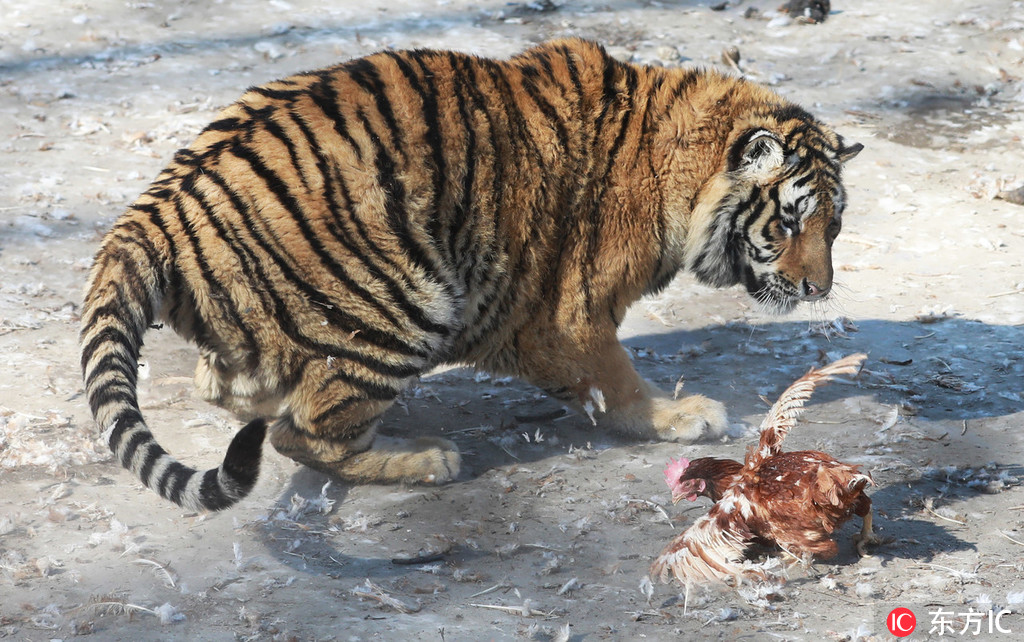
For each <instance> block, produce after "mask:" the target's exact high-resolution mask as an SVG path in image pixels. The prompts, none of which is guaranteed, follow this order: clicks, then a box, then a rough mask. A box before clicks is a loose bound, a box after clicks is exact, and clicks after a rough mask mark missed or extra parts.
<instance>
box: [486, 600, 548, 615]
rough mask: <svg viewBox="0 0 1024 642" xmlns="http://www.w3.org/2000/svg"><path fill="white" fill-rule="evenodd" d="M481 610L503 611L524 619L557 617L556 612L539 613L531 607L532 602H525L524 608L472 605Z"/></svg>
mask: <svg viewBox="0 0 1024 642" xmlns="http://www.w3.org/2000/svg"><path fill="white" fill-rule="evenodd" d="M470 606H475V607H477V608H480V609H491V610H493V611H501V612H503V613H511V614H512V615H521V616H522V617H555V613H554V611H549V612H546V613H545V612H544V611H539V610H537V609H535V608H533V607H531V606H530V600H525V601H524V602H523V605H522V606H502V605H500V604H470Z"/></svg>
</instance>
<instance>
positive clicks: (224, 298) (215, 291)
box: [171, 193, 259, 352]
mask: <svg viewBox="0 0 1024 642" xmlns="http://www.w3.org/2000/svg"><path fill="white" fill-rule="evenodd" d="M171 204H172V205H173V207H174V212H175V214H176V215H177V217H178V223H179V224H180V225H181V230H182V232H183V233H184V235H185V237H186V238H187V239H188V243H189V245H190V246H191V248H192V254H193V256H194V260H195V262H196V266H197V267H198V268H199V273H200V275H202V278H203V283H204V284H205V285H206V287H207V288H209V290H210V296H209V297H208V300H209V301H210V302H211V303H213V304H214V305H216V307H217V309H218V310H217V314H218V315H221V316H220V318H222V319H228V320H229V321H230V323H231V326H232V327H234V328H237V329H238V331H239V332H240V333H241V335H242V341H243V342H244V344H245V348H246V350H248V351H251V352H256V351H257V350H258V345H259V344H258V343H257V341H256V338H255V336H254V335H253V332H252V330H251V329H250V328H249V327H248V326H247V325H246V324H245V322H244V321H243V318H242V315H241V314H240V313H239V311H238V308H237V307H236V306H235V300H234V298H233V297H232V296H231V295H230V293H229V292H228V291H227V290H225V289H224V286H222V285H221V283H220V279H219V278H218V277H217V275H216V274H214V272H213V269H212V268H211V267H210V264H209V263H208V262H207V260H206V255H205V254H204V253H203V250H202V248H201V247H200V244H199V236H198V235H197V234H196V225H195V222H194V221H192V220H190V219H189V218H188V214H187V213H186V211H185V206H184V204H183V203H182V195H181V194H180V193H179V194H176V195H175V196H174V198H173V200H172V201H171ZM183 286H184V287H186V288H187V291H188V294H189V296H193V297H194V295H193V288H194V286H193V284H192V283H188V284H187V285H186V284H183ZM186 313H189V314H190V318H194V319H201V318H202V315H201V314H200V313H199V309H198V307H197V308H196V309H194V310H191V311H186ZM222 325H223V324H222Z"/></svg>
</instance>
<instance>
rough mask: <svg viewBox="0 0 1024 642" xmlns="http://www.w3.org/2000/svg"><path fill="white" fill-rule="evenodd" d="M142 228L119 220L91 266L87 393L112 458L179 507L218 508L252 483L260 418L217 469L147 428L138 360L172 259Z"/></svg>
mask: <svg viewBox="0 0 1024 642" xmlns="http://www.w3.org/2000/svg"><path fill="white" fill-rule="evenodd" d="M146 232H147V230H146V229H145V226H144V225H142V224H140V223H139V222H137V221H136V222H132V221H122V222H121V223H120V224H119V225H118V226H117V227H115V229H114V230H113V231H111V233H110V234H109V235H108V236H107V241H106V242H105V243H104V246H103V248H102V249H101V250H100V252H99V253H98V254H97V257H96V261H95V263H94V264H93V268H92V272H91V274H90V278H89V285H88V287H87V289H86V293H85V301H84V304H83V307H82V330H81V335H80V341H81V346H82V373H83V375H84V377H85V392H86V397H87V398H88V400H89V406H90V408H91V409H92V414H93V417H95V418H96V422H97V424H99V426H100V427H101V428H102V429H103V431H104V436H105V437H106V439H107V443H108V445H109V446H110V449H111V450H112V451H113V453H114V456H115V457H117V459H118V461H120V462H121V465H122V466H124V467H125V468H127V469H128V470H130V471H132V472H133V473H135V475H136V476H137V477H138V478H139V479H140V480H141V481H142V483H143V484H144V485H146V486H147V487H149V488H150V489H152V490H154V491H156V492H157V493H158V494H159V495H160V496H161V497H163V498H165V499H169V500H170V501H172V502H174V503H175V504H178V505H179V506H181V507H183V508H187V509H191V510H196V511H216V510H221V509H224V508H227V507H228V506H231V505H232V504H234V503H235V502H237V501H238V500H240V499H242V498H243V497H245V496H246V495H248V494H249V492H250V491H251V490H252V488H253V486H254V485H255V483H256V478H257V477H258V475H259V465H260V459H261V456H262V451H263V439H264V436H265V434H266V428H267V426H266V422H265V421H264V420H263V419H256V420H254V421H252V422H250V423H249V424H248V425H246V426H245V427H244V428H242V430H240V431H239V432H238V433H237V434H236V435H235V437H234V438H233V439H232V440H231V445H230V446H229V447H228V450H227V454H226V455H225V456H224V462H223V463H222V464H221V465H220V467H218V468H213V469H210V470H207V471H205V472H202V471H198V470H196V469H195V468H191V467H189V466H186V465H184V464H182V463H181V462H179V461H178V460H176V459H175V458H174V457H172V456H171V455H170V454H168V453H167V451H166V450H164V449H163V448H162V447H161V446H160V444H159V443H157V441H156V438H155V437H154V436H153V433H151V432H150V431H149V428H148V427H147V426H146V422H145V420H143V418H142V413H141V411H140V410H139V401H138V393H137V390H136V383H137V380H138V359H139V351H140V349H141V347H142V336H143V334H144V333H145V331H146V330H147V329H148V328H149V326H150V324H151V323H152V322H153V319H154V318H155V316H156V314H157V312H158V311H159V310H160V308H161V303H162V299H163V296H164V293H165V291H166V288H167V279H168V274H170V270H169V267H168V266H169V264H170V259H169V256H168V252H167V251H166V250H165V249H163V248H161V247H160V245H158V244H157V243H155V242H154V241H153V239H152V237H151V236H150V235H148V234H147V233H146Z"/></svg>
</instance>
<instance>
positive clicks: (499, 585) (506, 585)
mask: <svg viewBox="0 0 1024 642" xmlns="http://www.w3.org/2000/svg"><path fill="white" fill-rule="evenodd" d="M503 588H508V584H495V585H494V586H492V587H491V588H485V589H484V590H482V591H480V592H479V593H474V594H472V595H470V596H469V598H470V599H473V598H474V597H480V596H481V595H487V594H488V593H493V592H495V591H497V590H499V589H503Z"/></svg>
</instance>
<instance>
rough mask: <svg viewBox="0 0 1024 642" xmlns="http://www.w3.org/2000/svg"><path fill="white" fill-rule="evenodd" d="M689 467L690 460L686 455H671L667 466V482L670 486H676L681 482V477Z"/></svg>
mask: <svg viewBox="0 0 1024 642" xmlns="http://www.w3.org/2000/svg"><path fill="white" fill-rule="evenodd" d="M689 467H690V460H689V459H687V458H686V457H680V458H679V459H672V458H671V457H669V458H668V466H666V467H665V483H666V484H668V487H669V488H675V487H676V484H678V483H679V478H680V477H682V475H683V473H685V472H686V469H687V468H689Z"/></svg>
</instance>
